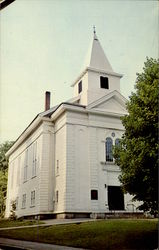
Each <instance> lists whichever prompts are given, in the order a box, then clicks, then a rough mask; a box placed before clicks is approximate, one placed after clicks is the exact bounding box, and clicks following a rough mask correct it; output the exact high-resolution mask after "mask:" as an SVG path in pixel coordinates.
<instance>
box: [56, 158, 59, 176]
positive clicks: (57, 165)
mask: <svg viewBox="0 0 159 250" xmlns="http://www.w3.org/2000/svg"><path fill="white" fill-rule="evenodd" d="M56 174H59V160H57V163H56Z"/></svg>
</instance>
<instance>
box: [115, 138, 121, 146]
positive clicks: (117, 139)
mask: <svg viewBox="0 0 159 250" xmlns="http://www.w3.org/2000/svg"><path fill="white" fill-rule="evenodd" d="M119 144H120V140H119V138H116V140H115V146H119Z"/></svg>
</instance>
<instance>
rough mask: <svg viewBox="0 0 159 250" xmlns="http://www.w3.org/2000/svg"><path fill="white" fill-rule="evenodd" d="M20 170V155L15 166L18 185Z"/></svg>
mask: <svg viewBox="0 0 159 250" xmlns="http://www.w3.org/2000/svg"><path fill="white" fill-rule="evenodd" d="M20 170H21V156H19V158H18V166H17V186H19V185H20Z"/></svg>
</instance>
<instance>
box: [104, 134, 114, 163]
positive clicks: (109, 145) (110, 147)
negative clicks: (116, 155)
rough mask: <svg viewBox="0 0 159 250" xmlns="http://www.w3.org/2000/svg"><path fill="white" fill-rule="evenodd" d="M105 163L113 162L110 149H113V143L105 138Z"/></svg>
mask: <svg viewBox="0 0 159 250" xmlns="http://www.w3.org/2000/svg"><path fill="white" fill-rule="evenodd" d="M105 146H106V161H109V162H111V161H113V152H112V147H113V141H112V139H111V138H110V137H107V138H106V143H105Z"/></svg>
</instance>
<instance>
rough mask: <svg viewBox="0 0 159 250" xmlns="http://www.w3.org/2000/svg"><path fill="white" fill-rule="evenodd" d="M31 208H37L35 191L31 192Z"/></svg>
mask: <svg viewBox="0 0 159 250" xmlns="http://www.w3.org/2000/svg"><path fill="white" fill-rule="evenodd" d="M31 206H35V190H34V191H31Z"/></svg>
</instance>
